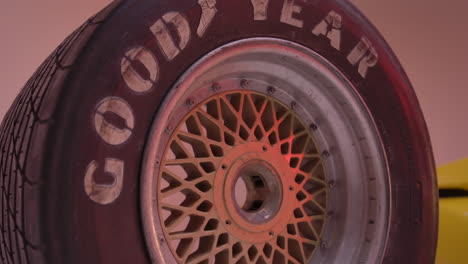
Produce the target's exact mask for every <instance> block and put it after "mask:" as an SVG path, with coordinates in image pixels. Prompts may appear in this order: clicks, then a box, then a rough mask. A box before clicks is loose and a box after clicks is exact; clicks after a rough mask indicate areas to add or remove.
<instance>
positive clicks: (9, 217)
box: [0, 1, 120, 264]
mask: <svg viewBox="0 0 468 264" xmlns="http://www.w3.org/2000/svg"><path fill="white" fill-rule="evenodd" d="M119 2H120V1H116V2H114V3H112V4H111V5H109V6H108V7H106V8H105V9H103V10H102V11H101V12H99V13H98V14H96V15H95V16H93V17H91V18H90V19H88V20H87V21H86V22H85V23H84V24H83V25H82V26H80V27H79V28H78V29H76V30H75V31H74V32H73V33H72V34H70V36H68V37H67V38H66V39H65V40H64V41H63V42H62V43H61V44H60V45H59V46H58V47H57V48H56V49H55V50H54V51H53V52H52V54H51V55H50V56H49V57H48V58H47V59H46V60H45V61H44V62H43V63H42V65H41V66H40V67H39V68H38V69H37V70H36V72H35V73H34V74H33V76H32V77H31V78H30V79H29V81H28V82H27V83H26V85H25V86H24V88H23V89H22V90H21V92H20V94H19V95H18V96H17V98H16V99H15V101H14V102H13V104H12V106H11V107H10V109H9V111H8V112H7V114H6V115H5V117H4V119H3V122H2V124H1V126H0V150H1V152H0V194H1V204H0V211H1V212H2V215H1V217H0V230H1V233H0V260H1V261H0V262H1V263H4V264H22V263H24V264H26V263H47V262H46V261H45V260H44V259H45V247H46V246H45V245H46V243H44V242H45V241H44V240H43V238H44V235H43V234H42V233H41V229H40V228H39V227H40V226H42V225H41V219H40V216H41V213H40V210H41V206H40V204H39V201H40V199H41V195H44V194H45V193H47V183H48V180H49V179H48V178H47V177H43V176H42V175H41V173H40V171H41V168H40V167H38V166H39V165H40V164H41V160H42V159H46V158H47V157H45V156H43V155H41V154H42V153H41V150H42V151H44V150H45V149H42V148H41V147H40V146H41V145H42V144H43V143H44V142H45V140H46V137H47V131H48V130H49V129H50V127H51V126H53V123H54V120H53V118H52V114H53V109H54V105H53V102H54V98H56V97H57V96H58V93H59V92H60V91H58V88H60V85H61V84H62V83H63V82H64V80H65V79H66V78H67V73H68V71H69V70H70V69H71V68H73V64H74V62H75V60H76V58H77V55H78V54H79V53H80V51H81V50H82V49H83V48H85V46H86V44H87V43H88V41H89V39H90V38H92V36H93V33H95V32H96V31H97V30H98V29H99V25H100V24H101V23H103V22H104V21H105V19H106V18H107V16H109V15H110V13H111V11H112V10H113V9H114V8H116V7H117V6H118V5H119ZM51 103H52V104H51Z"/></svg>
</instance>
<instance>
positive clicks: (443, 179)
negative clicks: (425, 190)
mask: <svg viewBox="0 0 468 264" xmlns="http://www.w3.org/2000/svg"><path fill="white" fill-rule="evenodd" d="M437 177H438V181H439V189H463V190H465V191H468V159H464V160H460V161H456V162H453V163H450V164H447V165H444V166H441V167H439V168H438V169H437ZM467 263H468V261H467Z"/></svg>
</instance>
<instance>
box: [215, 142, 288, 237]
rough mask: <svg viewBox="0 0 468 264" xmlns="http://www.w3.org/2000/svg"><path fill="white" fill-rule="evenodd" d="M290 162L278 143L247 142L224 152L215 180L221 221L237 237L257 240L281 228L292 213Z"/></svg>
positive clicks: (216, 198) (216, 201) (271, 234)
mask: <svg viewBox="0 0 468 264" xmlns="http://www.w3.org/2000/svg"><path fill="white" fill-rule="evenodd" d="M290 173H291V170H290V169H289V164H288V163H287V161H286V160H285V158H284V156H282V155H281V150H280V149H279V148H277V147H274V146H273V147H272V146H266V145H264V144H262V143H261V142H247V143H244V144H241V145H239V146H237V147H236V148H235V149H233V150H232V151H231V152H230V153H229V154H227V155H226V156H225V158H224V159H223V161H222V162H221V167H220V168H219V169H218V170H217V173H216V177H215V184H214V195H215V199H214V201H215V203H216V207H217V208H218V214H219V216H220V218H221V219H222V220H223V221H222V222H223V223H224V225H225V226H226V228H227V230H229V231H230V232H231V233H232V234H233V235H235V236H236V237H237V238H239V239H241V240H244V241H249V242H253V243H258V242H262V241H266V240H269V239H271V238H272V237H273V236H274V234H275V233H279V232H281V230H282V229H284V228H285V226H286V225H287V223H288V221H289V218H290V217H291V215H292V209H291V208H292V207H293V206H291V204H292V203H293V202H294V201H293V199H292V197H294V196H293V195H285V194H287V193H288V192H291V188H290V186H294V183H293V182H290V181H291V179H294V177H293V175H289V174H290Z"/></svg>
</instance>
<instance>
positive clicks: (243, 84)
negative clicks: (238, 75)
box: [241, 79, 250, 89]
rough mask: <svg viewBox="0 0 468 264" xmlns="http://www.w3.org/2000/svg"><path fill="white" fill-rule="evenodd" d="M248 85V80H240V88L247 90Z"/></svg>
mask: <svg viewBox="0 0 468 264" xmlns="http://www.w3.org/2000/svg"><path fill="white" fill-rule="evenodd" d="M249 85H250V82H249V81H248V80H245V79H243V80H241V86H242V88H245V89H247V88H249Z"/></svg>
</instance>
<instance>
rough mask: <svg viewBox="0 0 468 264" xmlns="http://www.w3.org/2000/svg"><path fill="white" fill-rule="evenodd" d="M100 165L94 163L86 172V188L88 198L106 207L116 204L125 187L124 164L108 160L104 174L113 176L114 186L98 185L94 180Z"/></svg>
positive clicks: (116, 160)
mask: <svg viewBox="0 0 468 264" xmlns="http://www.w3.org/2000/svg"><path fill="white" fill-rule="evenodd" d="M97 168H98V163H97V162H96V161H94V160H93V161H92V162H91V163H90V164H89V165H88V168H87V170H86V174H85V178H84V188H85V191H86V194H87V195H88V197H89V198H90V199H91V200H92V201H94V202H95V203H98V204H101V205H106V204H110V203H112V202H114V201H115V200H117V198H118V197H119V196H120V193H121V191H122V187H123V176H124V162H123V161H121V160H118V159H113V158H106V162H105V164H104V172H105V173H108V174H110V175H112V177H113V178H114V181H113V183H112V184H98V183H96V181H95V180H94V174H95V172H96V170H97Z"/></svg>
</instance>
